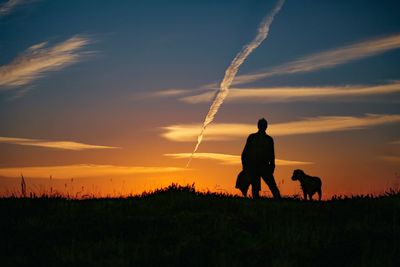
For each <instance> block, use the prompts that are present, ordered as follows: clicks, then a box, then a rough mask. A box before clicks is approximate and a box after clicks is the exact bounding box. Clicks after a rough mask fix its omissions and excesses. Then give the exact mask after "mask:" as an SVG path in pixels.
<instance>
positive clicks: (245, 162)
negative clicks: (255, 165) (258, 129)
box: [242, 135, 251, 169]
mask: <svg viewBox="0 0 400 267" xmlns="http://www.w3.org/2000/svg"><path fill="white" fill-rule="evenodd" d="M250 137H251V135H249V137H247V141H246V144H245V146H244V148H243V152H242V168H243V169H244V168H245V167H246V166H248V157H249V143H250Z"/></svg>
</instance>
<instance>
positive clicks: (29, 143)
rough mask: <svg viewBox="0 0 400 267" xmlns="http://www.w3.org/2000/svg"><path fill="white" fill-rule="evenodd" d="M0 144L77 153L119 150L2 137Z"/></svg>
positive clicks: (62, 142) (72, 143) (107, 147)
mask: <svg viewBox="0 0 400 267" xmlns="http://www.w3.org/2000/svg"><path fill="white" fill-rule="evenodd" d="M0 143H6V144H14V145H21V146H37V147H45V148H53V149H62V150H76V151H79V150H88V149H112V148H118V147H112V146H100V145H89V144H84V143H78V142H71V141H50V140H40V139H28V138H14V137H1V136H0Z"/></svg>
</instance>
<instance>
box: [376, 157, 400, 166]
mask: <svg viewBox="0 0 400 267" xmlns="http://www.w3.org/2000/svg"><path fill="white" fill-rule="evenodd" d="M379 158H380V159H382V160H383V161H386V162H390V163H395V164H399V163H400V156H380V157H379Z"/></svg>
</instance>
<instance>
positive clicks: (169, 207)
mask: <svg viewBox="0 0 400 267" xmlns="http://www.w3.org/2000/svg"><path fill="white" fill-rule="evenodd" d="M0 214H1V217H2V219H1V220H0V229H1V236H0V238H1V242H0V244H1V245H0V246H1V247H0V251H1V255H0V256H1V260H0V265H1V266H28V265H29V266H83V265H85V266H149V265H150V266H169V265H179V266H400V194H399V193H393V194H389V195H387V196H382V197H377V198H370V197H352V198H346V199H337V200H330V201H324V202H320V203H317V202H313V203H311V202H304V201H299V200H296V199H284V200H282V201H274V200H271V199H261V200H258V201H253V200H251V199H243V198H238V197H232V196H222V195H215V194H198V193H195V192H194V190H193V188H192V187H183V188H177V187H170V188H169V189H164V190H160V191H158V192H155V193H153V194H148V195H145V196H141V197H132V198H125V199H88V200H68V199H64V198H34V199H29V198H28V199H22V198H4V199H0Z"/></svg>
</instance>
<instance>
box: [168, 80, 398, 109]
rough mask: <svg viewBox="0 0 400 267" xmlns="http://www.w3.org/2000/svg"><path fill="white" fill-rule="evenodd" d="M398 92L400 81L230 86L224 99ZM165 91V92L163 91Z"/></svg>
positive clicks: (199, 99) (207, 95)
mask: <svg viewBox="0 0 400 267" xmlns="http://www.w3.org/2000/svg"><path fill="white" fill-rule="evenodd" d="M398 92H400V82H399V81H395V82H392V83H389V84H381V85H370V86H368V85H367V86H363V85H349V86H321V87H267V88H240V89H239V88H232V89H231V90H230V93H229V96H228V98H227V99H226V101H231V102H243V101H249V102H289V101H298V100H315V99H332V98H336V99H337V98H340V97H343V98H345V99H349V97H360V96H371V95H383V94H391V93H398ZM165 93H167V92H165ZM214 94H215V92H213V91H208V92H203V93H200V94H198V95H192V96H185V97H182V98H180V100H182V101H184V102H186V103H190V104H197V103H203V102H207V103H208V102H210V100H211V99H212V98H213V96H214Z"/></svg>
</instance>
